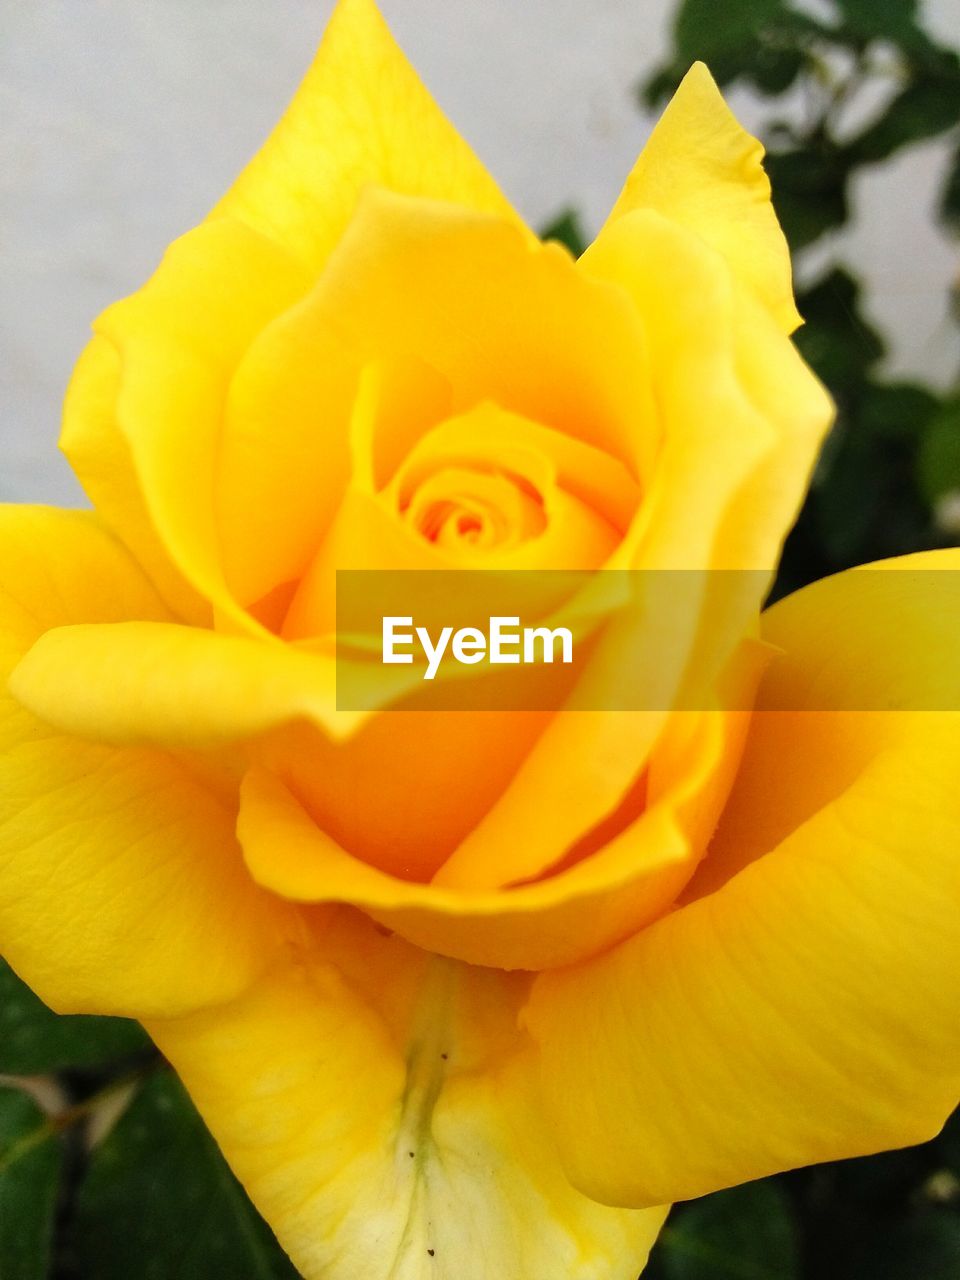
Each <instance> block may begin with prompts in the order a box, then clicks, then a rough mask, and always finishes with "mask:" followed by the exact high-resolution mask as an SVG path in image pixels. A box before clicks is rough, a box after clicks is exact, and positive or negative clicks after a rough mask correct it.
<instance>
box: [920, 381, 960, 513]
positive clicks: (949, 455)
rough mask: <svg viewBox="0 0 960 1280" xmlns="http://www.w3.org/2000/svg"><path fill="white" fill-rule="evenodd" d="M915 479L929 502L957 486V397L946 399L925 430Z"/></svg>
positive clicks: (959, 470)
mask: <svg viewBox="0 0 960 1280" xmlns="http://www.w3.org/2000/svg"><path fill="white" fill-rule="evenodd" d="M917 482H918V483H919V485H920V488H921V490H922V491H923V493H924V495H925V496H926V498H927V499H928V500H929V501H930V502H936V501H937V499H938V498H940V497H942V496H943V494H945V493H950V492H952V491H953V490H955V489H960V399H956V400H948V401H947V403H946V404H945V405H944V406H943V408H942V409H941V410H940V412H939V413H938V414H937V415H936V416H935V417H934V418H933V420H932V421H931V422H930V424H929V426H928V427H927V430H926V432H925V433H924V436H923V440H922V442H921V444H920V452H919V454H918V455H917Z"/></svg>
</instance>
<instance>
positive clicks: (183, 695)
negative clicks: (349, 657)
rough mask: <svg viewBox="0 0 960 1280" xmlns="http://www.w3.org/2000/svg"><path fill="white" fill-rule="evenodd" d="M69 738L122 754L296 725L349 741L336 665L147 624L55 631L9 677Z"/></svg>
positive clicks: (266, 643)
mask: <svg viewBox="0 0 960 1280" xmlns="http://www.w3.org/2000/svg"><path fill="white" fill-rule="evenodd" d="M10 688H11V691H12V693H13V694H14V696H15V697H16V698H17V700H18V701H19V702H21V703H22V704H23V705H24V706H26V707H28V708H29V709H30V710H31V711H32V712H33V713H34V715H36V716H39V717H40V719H42V720H44V721H45V722H46V723H47V724H52V725H55V726H56V728H58V729H60V730H62V731H63V732H65V733H70V734H76V735H77V736H78V737H82V738H90V739H92V740H94V741H97V742H108V743H111V744H114V745H118V746H131V745H139V746H143V745H148V744H159V745H161V746H168V747H169V746H172V747H209V746H215V745H217V744H219V743H224V742H236V741H237V740H242V739H245V738H252V737H254V736H255V735H256V734H259V733H263V732H266V731H267V730H269V729H272V728H275V727H276V726H277V725H280V724H286V723H288V722H289V721H291V720H306V721H310V722H312V723H314V724H322V725H323V726H324V727H325V728H326V729H327V730H328V731H330V732H332V733H336V732H338V731H340V732H344V733H345V732H348V731H349V730H350V729H351V728H352V727H353V726H354V725H355V724H356V722H357V720H358V718H359V717H358V716H357V715H353V714H351V713H348V712H338V711H337V708H336V674H335V670H334V660H333V659H332V658H330V657H326V656H324V655H320V654H312V653H305V652H304V651H303V650H300V649H297V648H294V647H293V646H291V645H284V644H280V643H277V642H276V641H271V640H254V639H250V638H249V637H247V636H229V635H220V634H218V633H216V632H213V631H201V630H199V629H197V628H194V627H183V626H171V625H169V624H166V623H157V622H150V621H145V622H144V621H136V622H115V623H110V624H108V625H102V624H89V623H88V624H80V625H75V626H67V627H55V628H53V629H52V630H50V631H47V632H46V633H45V634H44V635H42V636H41V637H40V638H39V640H37V642H36V644H35V645H34V646H33V648H32V649H31V650H30V651H29V653H27V654H26V656H25V657H24V658H23V660H22V661H21V662H20V664H19V665H18V666H17V668H16V670H15V671H14V673H13V674H12V676H11V680H10Z"/></svg>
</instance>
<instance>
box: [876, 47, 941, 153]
mask: <svg viewBox="0 0 960 1280" xmlns="http://www.w3.org/2000/svg"><path fill="white" fill-rule="evenodd" d="M958 122H960V59H958V58H957V55H956V54H953V53H950V54H944V55H943V56H942V57H941V58H940V59H939V65H938V67H937V69H936V70H933V71H931V70H926V69H924V70H923V71H922V72H921V74H920V75H919V76H918V78H917V80H916V81H914V83H913V84H910V85H908V86H907V87H906V89H904V90H903V92H902V93H899V94H897V96H896V97H895V98H894V99H893V101H892V102H891V103H890V105H889V106H888V107H887V109H886V111H885V112H884V114H883V115H882V116H881V118H880V119H879V120H877V121H876V123H875V124H873V125H871V126H870V128H868V129H867V130H866V131H865V132H864V133H862V134H861V135H860V137H859V138H857V139H856V141H855V142H853V143H852V144H851V152H852V155H853V157H854V159H855V161H856V163H857V164H873V163H876V162H877V161H879V160H885V159H886V158H887V156H890V155H892V154H893V153H894V152H895V151H898V150H899V149H900V148H901V147H905V146H908V145H909V144H910V143H913V142H920V141H921V140H922V139H924V138H933V137H936V136H937V135H938V134H941V133H943V132H944V131H945V130H947V129H951V128H953V126H954V125H955V124H957V123H958Z"/></svg>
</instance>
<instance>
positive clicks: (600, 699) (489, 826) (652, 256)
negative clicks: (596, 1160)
mask: <svg viewBox="0 0 960 1280" xmlns="http://www.w3.org/2000/svg"><path fill="white" fill-rule="evenodd" d="M578 269H579V270H582V271H583V272H584V273H585V274H588V275H590V276H596V277H599V278H602V279H604V280H606V281H607V282H608V283H616V284H617V285H618V286H619V287H620V288H621V289H623V290H624V291H625V292H626V293H627V294H628V295H629V296H630V298H631V299H632V300H633V303H634V305H635V307H636V309H637V313H638V316H639V318H640V320H641V322H642V323H643V329H644V332H645V334H646V336H647V339H648V343H649V347H650V359H649V364H648V368H649V371H650V378H651V379H652V384H653V388H654V393H655V398H656V402H657V404H658V407H659V422H658V432H659V436H658V442H659V451H658V453H657V456H656V461H655V464H654V465H653V467H652V469H651V471H650V475H649V481H648V483H647V484H646V486H645V490H644V493H643V498H642V503H641V507H640V513H639V516H638V518H637V520H636V522H635V526H634V527H632V528H631V529H630V531H629V532H628V535H627V537H626V539H625V541H624V544H623V548H622V549H621V550H620V551H619V552H618V553H617V555H616V556H615V557H614V558H613V559H612V560H611V562H610V563H611V565H614V566H624V567H628V568H631V569H636V570H639V571H640V573H639V574H638V581H641V580H642V581H643V585H644V589H645V590H648V591H649V592H650V594H651V596H652V597H653V601H654V602H653V606H652V609H651V613H652V615H653V616H655V617H657V619H658V621H659V622H660V623H661V625H666V626H667V627H668V635H667V638H666V639H664V636H663V635H660V634H656V633H653V632H651V630H650V628H644V629H642V630H641V631H640V633H639V634H627V635H626V636H625V637H621V638H619V640H618V641H617V642H615V643H614V645H613V646H612V647H611V648H610V649H608V650H607V651H606V652H605V653H604V654H603V656H602V658H601V660H600V661H598V662H597V663H596V668H597V673H598V678H599V679H601V680H602V679H603V678H607V679H608V680H609V681H610V685H611V687H610V690H609V692H607V693H606V694H602V693H600V694H598V696H597V697H595V698H594V699H593V703H592V705H594V706H604V707H608V708H617V707H618V706H623V705H624V703H623V700H622V694H620V693H619V692H618V689H617V685H618V684H622V682H623V678H624V677H623V673H624V672H625V671H627V670H631V671H634V672H636V671H640V672H647V673H649V676H650V678H651V679H656V680H658V681H659V682H660V684H659V687H658V688H656V689H652V690H651V691H650V692H649V693H648V694H647V695H646V696H645V697H643V698H638V700H637V701H636V702H635V703H634V705H638V706H648V707H652V708H656V707H663V706H669V705H671V702H672V699H671V696H670V689H671V682H676V683H679V682H680V681H681V680H682V679H683V678H684V676H686V680H687V683H688V684H689V682H690V681H691V680H696V681H698V682H700V686H701V688H700V689H699V690H697V691H693V692H691V694H690V697H691V698H692V701H691V702H688V704H687V705H696V706H703V705H706V703H705V702H704V701H702V699H703V698H704V697H705V696H706V695H705V692H704V690H706V689H708V688H709V687H710V686H711V682H712V681H714V680H715V679H716V677H717V673H718V672H719V671H720V670H722V668H723V666H724V664H725V663H726V662H727V661H728V660H729V657H730V655H731V653H732V652H733V651H734V648H735V646H736V645H737V644H738V643H739V641H740V640H741V638H742V637H743V636H744V635H745V634H748V633H749V632H750V630H751V628H752V627H753V626H754V620H755V618H756V615H757V613H758V611H759V609H760V606H761V603H762V600H763V597H764V595H765V593H766V591H767V588H768V585H769V582H770V580H771V579H772V576H773V571H774V567H775V565H776V563H777V559H778V557H779V553H780V547H781V544H782V541H783V538H784V536H785V534H786V532H787V530H788V529H789V527H790V524H791V523H792V521H793V519H794V518H795V516H796V512H797V511H798V509H799V506H800V502H801V501H802V498H803V494H804V492H805V488H806V484H807V480H808V478H809V474H810V471H811V469H812V466H813V463H814V460H815V458H816V454H817V450H818V448H819V445H820V442H821V440H822V438H823V435H824V433H825V431H826V429H827V426H828V425H829V422H830V420H831V417H832V406H831V404H830V401H829V399H828V397H827V395H826V393H825V392H824V391H823V389H822V387H821V386H820V384H819V383H818V382H817V380H816V379H815V378H814V377H813V375H812V374H810V373H809V371H807V370H806V368H805V366H804V365H803V364H802V362H801V360H800V358H799V356H798V355H797V353H796V352H795V350H794V349H793V347H792V346H791V344H790V342H789V340H788V339H787V338H786V337H784V336H783V335H782V334H780V333H779V332H778V331H777V330H776V328H775V326H774V325H773V322H772V321H771V320H770V319H769V317H767V316H766V314H765V313H764V312H763V311H762V308H760V307H759V305H758V304H757V303H755V302H754V301H753V300H752V299H751V298H749V297H748V296H745V295H743V294H742V292H741V291H738V290H737V289H736V288H735V285H734V282H733V281H732V280H731V278H730V273H729V271H728V270H727V269H726V267H725V266H724V263H723V261H722V259H721V258H720V256H719V255H718V254H717V253H716V252H715V251H714V250H712V249H711V248H710V247H709V246H708V245H706V244H704V243H702V242H701V241H699V240H698V239H697V238H696V237H695V236H693V235H692V234H691V233H690V232H689V231H686V230H685V229H684V228H682V227H679V226H676V225H674V224H671V223H670V222H668V221H667V220H666V219H665V218H664V217H662V216H661V215H659V214H657V213H654V212H649V211H638V212H634V213H631V214H625V215H624V216H623V217H621V218H620V219H619V220H618V221H617V222H616V223H615V224H613V225H612V226H611V228H610V229H609V231H608V232H606V233H605V235H604V236H603V237H601V239H600V240H599V241H598V242H597V243H596V244H595V245H594V246H593V247H592V248H591V249H589V250H588V251H587V253H586V254H585V255H584V257H583V258H582V259H581V260H580V262H579V264H578ZM777 386H779V387H780V388H781V389H782V394H779V395H778V394H776V388H777ZM676 571H679V573H678V572H676ZM586 705H589V704H586ZM741 705H743V704H741ZM662 720H663V718H662V716H657V715H656V714H655V713H653V712H650V713H647V714H645V715H644V714H640V713H637V712H634V711H623V710H608V711H606V712H578V714H577V716H576V717H575V718H573V719H571V718H565V717H558V718H557V720H556V721H555V722H554V723H553V724H551V725H550V726H549V727H548V729H547V730H546V731H545V732H544V734H543V735H542V737H541V738H540V740H539V741H538V743H537V744H536V746H535V747H534V749H533V751H532V752H531V754H530V757H529V758H528V760H527V761H525V763H524V765H523V768H522V770H521V771H519V772H518V775H517V777H516V779H515V780H514V782H513V784H512V785H511V786H510V787H509V788H508V789H507V790H506V791H505V793H504V795H503V797H502V799H501V800H500V801H499V802H498V803H497V804H496V805H495V806H494V807H493V808H492V809H491V810H490V812H489V813H488V814H487V816H486V817H485V818H484V820H483V822H482V823H480V824H479V825H478V827H477V828H476V830H475V832H473V833H472V834H471V836H470V837H469V841H468V842H465V847H464V848H463V849H462V850H460V851H458V854H457V855H456V864H455V865H451V866H450V867H448V868H446V869H445V871H444V873H443V875H444V877H446V876H447V875H451V876H452V875H453V874H454V873H456V874H457V875H459V874H460V869H461V868H469V870H468V875H470V876H471V877H473V876H474V875H476V874H477V872H476V870H475V869H476V868H482V867H485V866H489V865H495V864H496V862H497V860H498V851H502V850H504V849H508V848H510V847H511V846H512V845H513V846H519V847H520V848H522V849H524V850H525V851H526V853H527V854H528V855H530V856H532V857H533V858H534V859H535V861H536V862H538V863H539V864H540V865H549V864H550V863H551V862H552V861H554V860H556V859H557V858H559V857H560V856H561V854H562V852H563V844H564V841H569V839H570V835H571V832H572V831H573V832H575V838H576V836H580V835H583V834H585V833H586V832H587V831H589V830H590V829H591V827H593V826H594V825H595V824H597V823H599V822H602V821H603V820H604V819H606V818H607V817H608V816H609V815H610V814H611V813H612V812H614V811H615V810H616V808H617V806H618V804H620V803H621V801H622V798H623V796H624V795H625V794H626V792H627V791H628V790H629V788H630V787H631V786H632V785H634V784H635V782H636V779H637V777H638V775H639V774H640V772H641V771H642V768H643V766H644V763H645V761H646V759H647V756H648V754H649V751H650V749H651V746H652V744H653V742H654V741H655V740H656V737H657V735H658V734H659V732H660V730H661V727H662ZM574 758H575V759H577V760H578V761H580V762H581V763H580V766H579V767H578V769H577V770H576V773H575V776H573V777H571V772H570V769H569V761H570V760H571V759H574ZM534 851H536V852H535V853H534Z"/></svg>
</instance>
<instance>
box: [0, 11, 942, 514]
mask: <svg viewBox="0 0 960 1280" xmlns="http://www.w3.org/2000/svg"><path fill="white" fill-rule="evenodd" d="M928 4H929V9H930V16H931V20H933V21H935V22H936V25H937V26H938V28H939V29H940V31H941V33H942V34H945V35H946V36H947V37H948V38H950V34H951V32H952V33H953V36H954V38H956V37H957V35H958V34H960V0H928ZM330 8H331V2H330V0H0V122H2V123H0V260H2V270H0V290H2V294H0V498H7V497H11V498H18V499H26V500H40V501H61V502H69V501H75V500H77V497H78V491H77V489H76V487H75V486H74V483H73V481H72V478H71V477H70V475H69V472H68V470H67V468H66V465H65V464H64V463H63V462H62V461H61V460H60V459H59V457H58V455H57V454H56V451H55V440H56V436H57V432H58V417H59V402H60V398H61V396H62V392H63V387H64V385H65V382H66V379H67V376H68V374H69V371H70V367H71V364H72V362H73V360H74V358H75V356H76V354H77V352H78V351H79V349H80V348H81V346H82V344H83V341H84V338H85V335H86V333H87V329H88V325H89V322H90V320H91V319H92V317H93V316H94V315H95V314H96V313H97V311H99V310H100V309H101V308H102V307H103V306H105V305H106V304H107V303H109V302H110V301H112V300H113V299H114V298H116V297H119V296H120V295H122V294H124V293H126V292H129V291H130V290H131V289H133V288H135V287H136V286H137V285H138V284H139V283H140V282H141V281H142V280H143V278H144V277H145V276H146V275H147V274H148V272H149V271H150V270H151V268H152V267H153V265H154V264H155V262H156V260H157V258H158V256H159V255H160V253H161V252H162V250H163V248H164V247H165V246H166V244H167V242H168V241H169V240H170V239H172V238H173V237H174V236H175V235H176V234H178V233H179V232H180V231H183V230H185V229H186V228H187V227H189V226H191V225H192V224H193V223H195V222H196V221H197V220H198V219H199V218H200V217H201V216H202V215H203V214H204V213H205V211H206V210H207V208H208V207H209V206H210V205H211V204H212V203H213V201H214V200H215V199H216V197H217V196H218V194H219V193H220V192H221V191H222V190H223V188H224V187H225V186H226V184H227V183H228V182H229V181H230V179H231V178H232V177H233V175H234V174H235V173H236V172H237V170H238V169H239V168H240V167H241V165H242V164H243V162H244V160H245V159H246V158H247V157H248V156H249V155H250V154H251V153H252V151H253V150H254V149H255V148H256V146H257V145H258V143H259V142H260V140H261V139H262V137H263V136H264V134H265V133H266V132H267V131H268V129H269V127H270V125H271V124H272V122H273V121H274V120H275V119H276V117H277V116H278V115H279V113H280V111H281V110H282V108H283V106H284V105H285V103H286V101H287V99H288V98H289V96H290V94H291V93H292V91H293V89H294V87H295V86H296V84H297V82H298V80H299V78H300V76H301V75H302V73H303V71H304V69H305V67H306V65H307V63H308V62H309V60H310V57H311V54H312V52H313V48H314V46H315V44H316V42H317V39H318V37H319V34H320V31H321V29H322V27H323V24H324V21H325V18H326V16H327V14H328V12H329V10H330ZM382 8H383V10H384V12H385V14H386V15H387V17H388V19H389V21H390V23H391V25H392V26H393V28H394V31H395V33H396V35H397V36H398V37H399V39H400V41H401V43H402V44H403V45H404V47H405V48H406V49H407V51H408V53H409V54H410V56H411V58H412V60H413V61H414V63H415V64H416V65H417V66H418V68H419V69H420V71H421V72H422V74H423V75H424V78H425V79H426V80H427V82H428V84H429V85H430V86H431V88H432V89H433V91H434V93H435V94H436V96H437V98H438V99H439V100H440V102H441V104H442V105H443V106H444V108H445V109H446V110H447V112H448V114H450V115H451V116H452V118H453V119H454V121H455V122H456V123H457V124H458V125H459V127H460V129H461V131H462V132H463V133H464V134H465V135H466V136H467V138H469V139H470V141H471V142H472V143H473V144H474V146H475V147H476V149H477V150H478V152H479V153H480V155H481V156H482V157H483V159H484V160H485V161H486V162H487V163H488V165H489V166H490V167H491V168H492V169H493V171H494V172H495V173H496V174H497V176H498V178H499V180H500V182H501V184H502V185H503V186H504V188H505V189H506V191H507V193H508V195H509V196H511V197H512V199H513V200H514V201H515V202H516V203H517V205H518V206H519V207H520V208H521V210H522V211H523V212H524V213H525V214H526V215H527V217H528V218H529V219H530V221H531V222H532V223H534V224H538V223H542V222H543V220H544V219H546V218H547V217H549V216H550V215H552V214H553V213H554V212H556V211H557V210H558V209H559V208H560V207H561V206H563V205H565V204H567V203H571V202H572V203H573V204H575V205H577V206H578V207H579V208H581V209H582V210H583V211H584V213H585V215H586V218H587V222H588V224H589V225H590V226H592V227H596V225H597V224H598V223H599V221H600V219H601V218H602V216H603V214H604V212H605V210H606V209H607V208H608V207H609V205H610V203H611V201H612V200H613V198H614V197H615V195H616V193H617V191H618V189H619V185H620V182H621V181H622V179H623V177H624V176H625V174H626V172H627V170H628V168H629V166H630V164H631V162H632V159H633V157H634V155H635V154H636V152H637V150H638V148H639V146H640V144H641V143H642V141H643V139H644V137H645V135H646V133H647V132H648V131H649V125H650V122H649V121H644V120H643V119H642V118H641V117H640V115H639V113H638V111H637V109H636V106H635V102H634V98H633V92H632V90H633V86H634V85H635V83H636V81H637V80H638V78H639V77H640V76H641V75H642V74H643V72H644V71H645V70H646V69H647V68H649V67H650V66H652V65H653V63H654V62H656V60H657V59H658V58H659V57H660V55H661V54H662V52H663V50H664V48H665V47H666V44H667V33H666V22H667V16H668V14H669V13H670V12H671V11H672V8H673V5H672V2H671V0H447V3H440V0H382ZM736 106H737V109H738V110H739V111H740V112H741V114H742V116H743V118H744V120H745V123H747V124H748V125H749V124H751V123H752V122H754V121H755V119H756V107H755V104H753V103H751V102H750V101H748V100H743V99H738V100H737V102H736ZM942 157H943V148H942V147H939V146H932V147H925V148H923V149H922V150H919V151H917V152H916V153H915V154H913V155H911V156H909V157H908V158H907V159H906V160H905V161H898V162H894V163H892V164H889V165H887V166H885V167H883V168H882V169H880V170H878V171H876V172H875V173H874V174H873V175H871V176H870V177H869V178H868V179H865V180H864V181H863V183H862V184H861V188H860V189H859V190H858V193H857V208H858V212H859V214H860V217H859V220H858V225H857V228H856V230H855V231H854V232H853V233H852V235H850V236H849V237H848V239H849V242H850V243H849V247H848V248H847V247H845V252H849V255H850V256H851V257H853V258H854V260H855V261H856V263H857V265H858V266H859V267H860V269H861V271H862V272H863V273H864V275H865V276H866V277H867V278H868V279H869V281H870V282H871V286H872V289H871V296H870V304H871V307H872V309H873V311H874V313H875V314H876V316H877V317H878V318H879V320H880V322H881V324H882V325H883V327H884V328H885V329H887V330H888V331H889V332H890V333H891V335H892V337H893V340H894V345H895V349H896V358H895V361H894V366H895V368H896V370H897V371H898V372H904V373H909V372H915V373H919V374H922V375H924V376H927V377H932V378H935V379H937V380H939V381H941V382H942V381H945V380H946V379H948V378H949V377H951V376H953V375H955V374H956V372H957V367H958V364H960V356H958V349H957V337H956V331H955V330H954V329H952V328H951V326H950V325H949V323H948V321H947V319H946V309H945V297H946V286H947V283H948V281H949V279H950V278H951V276H953V275H955V274H956V272H957V268H958V262H957V254H956V246H955V245H949V244H947V243H946V242H945V241H944V240H943V239H942V238H941V237H940V236H939V235H938V234H936V233H934V232H932V231H931V230H930V228H929V225H928V223H929V208H930V206H931V205H932V202H933V199H934V194H935V190H936V183H937V180H938V177H939V175H940V171H941V168H942Z"/></svg>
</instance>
